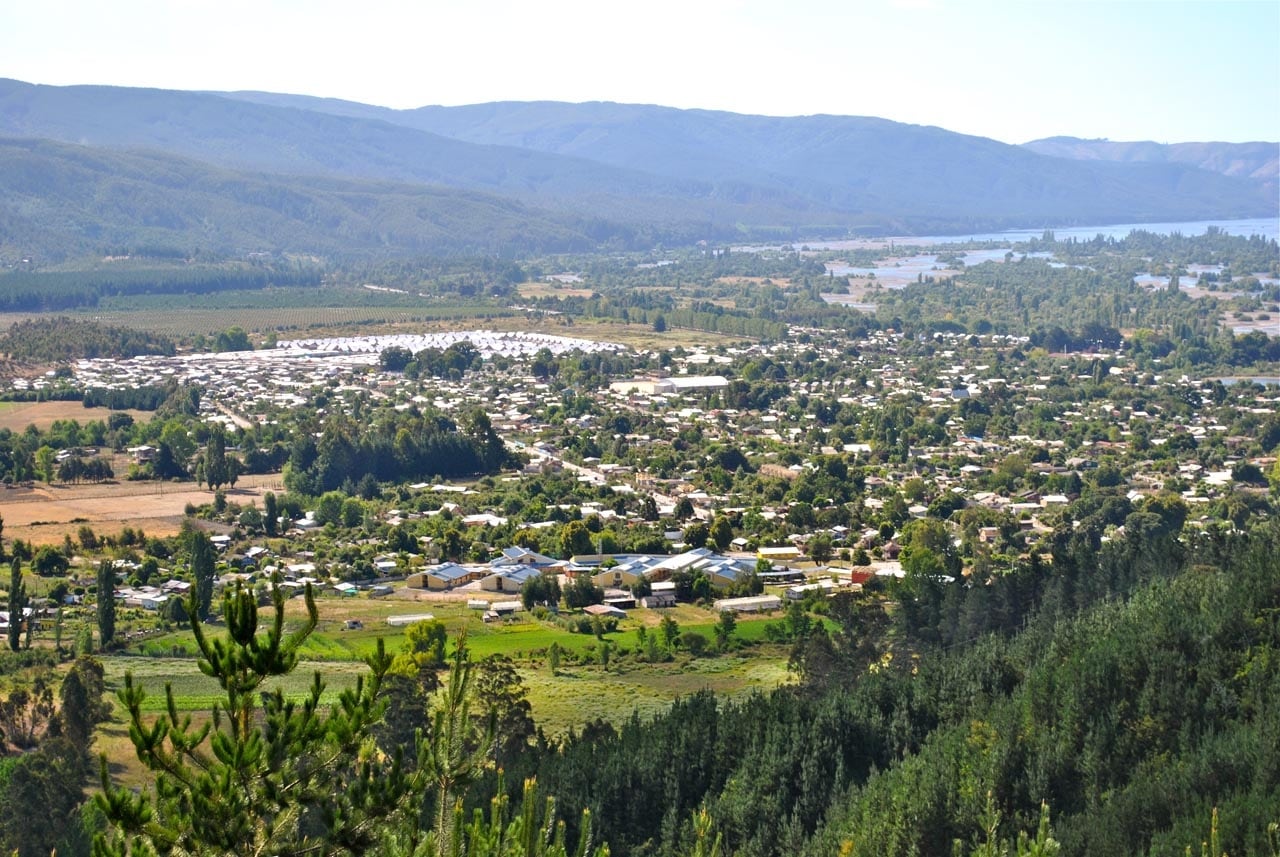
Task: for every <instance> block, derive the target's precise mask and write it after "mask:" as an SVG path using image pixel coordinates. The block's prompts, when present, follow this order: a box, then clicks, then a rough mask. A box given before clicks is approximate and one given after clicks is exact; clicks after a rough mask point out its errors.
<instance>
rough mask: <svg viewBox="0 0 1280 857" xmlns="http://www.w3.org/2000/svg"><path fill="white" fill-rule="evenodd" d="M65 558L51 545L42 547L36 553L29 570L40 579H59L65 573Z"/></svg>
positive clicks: (64, 555)
mask: <svg viewBox="0 0 1280 857" xmlns="http://www.w3.org/2000/svg"><path fill="white" fill-rule="evenodd" d="M67 565H68V563H67V557H66V554H64V553H63V552H62V551H60V550H58V549H57V548H55V547H54V546H53V545H44V546H42V547H41V548H40V550H38V551H36V555H35V556H34V557H33V558H32V560H31V568H32V570H33V571H35V573H36V574H38V575H40V576H41V577H60V576H61V575H63V574H65V573H66V571H67Z"/></svg>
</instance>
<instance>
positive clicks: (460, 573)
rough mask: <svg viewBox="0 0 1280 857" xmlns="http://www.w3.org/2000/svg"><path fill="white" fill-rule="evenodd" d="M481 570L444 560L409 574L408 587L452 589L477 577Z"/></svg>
mask: <svg viewBox="0 0 1280 857" xmlns="http://www.w3.org/2000/svg"><path fill="white" fill-rule="evenodd" d="M480 574H483V572H480V571H477V570H475V569H470V568H464V567H462V566H460V565H458V564H457V563H456V562H445V563H441V564H440V565H433V566H429V567H427V568H425V569H423V570H422V571H419V572H417V573H416V574H411V575H409V579H408V581H407V582H408V584H409V588H410V589H432V590H441V589H453V588H454V587H455V586H462V585H464V584H467V583H470V582H471V581H473V580H475V579H477V577H478V576H479V575H480Z"/></svg>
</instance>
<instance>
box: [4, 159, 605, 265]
mask: <svg viewBox="0 0 1280 857" xmlns="http://www.w3.org/2000/svg"><path fill="white" fill-rule="evenodd" d="M592 229H593V230H594V231H593V232H592V234H590V235H588V234H587V233H586V231H584V225H583V224H582V223H580V222H578V221H576V220H575V219H574V218H571V217H569V216H566V215H563V214H553V213H549V212H546V211H541V210H538V209H536V208H532V207H530V206H527V205H524V204H522V203H519V202H515V201H512V200H510V199H505V198H501V197H496V196H492V195H485V194H479V193H473V192H467V191H459V190H449V189H445V188H439V187H434V188H433V187H424V186H421V185H409V184H394V183H390V182H355V181H351V180H342V179H332V178H314V177H310V178H308V177H298V176H280V175H274V176H273V175H269V174H264V173H250V172H242V171H234V170H229V169H223V168H218V167H211V166H209V165H208V164H204V163H200V162H198V161H192V160H188V159H185V158H179V157H174V156H171V155H163V154H157V153H154V152H150V153H147V152H119V151H111V150H107V149H94V148H88V147H84V146H74V145H67V144H62V143H53V142H49V141H42V140H16V139H8V140H6V139H3V138H0V256H8V257H13V258H21V257H26V256H34V257H37V258H39V259H41V260H45V261H47V260H51V259H52V260H55V261H56V260H57V259H59V258H62V257H66V256H77V255H83V254H99V255H101V254H102V253H104V252H110V251H111V250H112V249H114V248H123V249H124V251H125V252H129V251H131V250H134V251H136V250H138V249H139V248H152V249H155V248H160V249H172V250H174V251H175V252H177V253H178V254H179V255H181V256H185V255H189V254H191V253H193V252H195V251H197V250H207V251H213V252H215V253H232V254H243V253H248V252H255V251H294V252H308V253H315V254H321V255H326V256H341V255H351V254H357V255H359V254H371V253H383V252H389V251H391V252H398V253H457V252H478V253H491V254H516V253H524V252H542V251H565V250H582V249H587V248H590V247H593V246H596V245H597V244H598V243H599V242H601V241H605V240H609V239H611V238H616V237H617V236H619V235H620V234H621V230H618V229H617V228H616V227H614V226H612V225H610V224H608V223H604V222H597V223H594V224H592Z"/></svg>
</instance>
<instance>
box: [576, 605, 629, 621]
mask: <svg viewBox="0 0 1280 857" xmlns="http://www.w3.org/2000/svg"><path fill="white" fill-rule="evenodd" d="M582 612H583V613H586V614H587V615H588V616H599V617H600V618H601V619H603V618H605V617H607V616H611V617H613V618H614V619H625V618H626V617H627V612H626V611H625V610H622V609H620V608H618V607H614V606H613V605H612V604H588V605H587V606H586V607H583V608H582Z"/></svg>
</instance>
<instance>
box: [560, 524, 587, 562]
mask: <svg viewBox="0 0 1280 857" xmlns="http://www.w3.org/2000/svg"><path fill="white" fill-rule="evenodd" d="M591 547H592V543H591V531H590V530H588V529H587V525H586V524H584V523H582V521H570V522H569V523H567V524H565V525H564V529H563V530H561V531H560V555H561V556H562V557H564V558H565V559H568V558H569V557H573V556H578V555H580V554H585V553H590V552H591Z"/></svg>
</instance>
